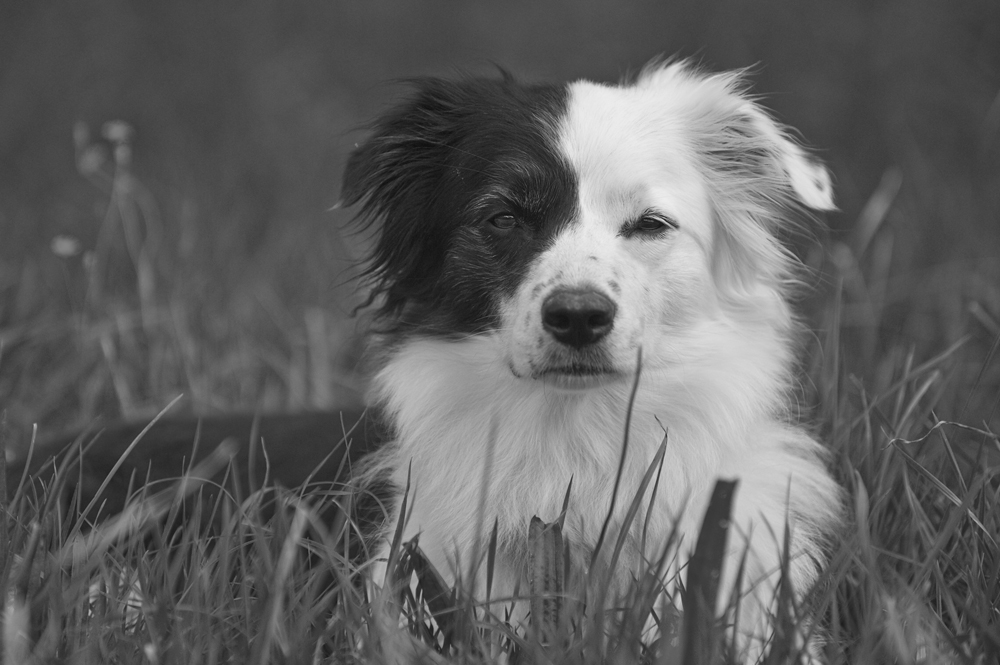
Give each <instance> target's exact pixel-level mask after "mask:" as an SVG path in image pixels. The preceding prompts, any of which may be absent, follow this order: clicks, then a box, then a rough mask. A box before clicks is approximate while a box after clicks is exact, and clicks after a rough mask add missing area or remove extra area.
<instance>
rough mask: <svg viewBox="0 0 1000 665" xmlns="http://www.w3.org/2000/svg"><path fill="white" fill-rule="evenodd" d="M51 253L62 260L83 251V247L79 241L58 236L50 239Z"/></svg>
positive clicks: (69, 237)
mask: <svg viewBox="0 0 1000 665" xmlns="http://www.w3.org/2000/svg"><path fill="white" fill-rule="evenodd" d="M50 247H51V248H52V253H53V254H55V255H56V256H58V257H60V258H64V259H68V258H71V257H73V256H76V255H78V254H79V253H80V252H82V251H83V245H82V244H81V243H80V241H79V239H77V238H74V237H73V236H67V235H58V236H56V237H55V238H53V239H52V244H51V245H50Z"/></svg>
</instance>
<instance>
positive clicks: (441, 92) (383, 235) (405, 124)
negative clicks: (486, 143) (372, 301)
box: [338, 78, 465, 311]
mask: <svg viewBox="0 0 1000 665" xmlns="http://www.w3.org/2000/svg"><path fill="white" fill-rule="evenodd" d="M411 84H412V85H413V86H414V87H415V88H416V93H415V94H414V95H413V96H412V97H411V98H410V99H409V100H407V101H405V102H403V103H402V104H400V105H398V106H396V107H395V108H393V109H391V110H389V111H388V112H387V113H385V114H384V115H382V116H381V117H379V118H377V119H376V120H375V121H374V122H373V123H372V124H371V125H370V129H371V131H372V133H371V136H370V137H369V138H368V139H367V140H365V141H364V142H363V143H361V144H359V145H358V146H356V147H355V149H354V151H353V152H352V153H351V155H350V158H349V159H348V161H347V167H346V170H345V171H344V179H343V187H342V189H341V198H340V201H339V202H338V206H353V205H360V206H361V208H360V211H359V214H358V219H359V220H360V223H361V224H362V225H363V226H364V225H371V224H377V225H379V231H378V236H377V240H376V243H375V246H374V248H373V250H372V252H371V255H370V256H369V259H368V265H367V267H366V270H365V274H366V275H367V277H369V278H371V280H372V286H373V287H374V289H375V292H376V295H377V294H378V293H384V294H385V295H386V296H387V298H388V301H387V302H386V303H385V305H384V309H385V310H387V311H393V310H398V309H399V307H401V306H402V305H403V304H404V303H405V300H406V299H407V298H408V297H410V296H412V295H413V292H414V291H418V290H419V288H420V284H419V283H420V282H421V281H422V279H421V278H422V277H424V276H423V275H422V274H418V273H419V272H420V270H421V269H422V268H421V265H423V266H426V265H437V263H435V262H434V261H428V260H424V261H422V262H420V261H419V259H420V257H421V254H422V252H424V251H436V249H435V247H436V245H437V244H439V243H436V242H435V241H434V239H432V238H430V237H429V234H431V233H432V228H431V227H432V225H431V224H429V223H427V222H428V220H427V215H428V214H429V211H430V209H431V208H432V207H433V205H434V201H435V197H436V193H437V191H438V189H439V187H440V185H441V180H442V177H443V175H444V172H445V170H446V168H447V167H446V165H447V164H448V162H449V154H450V152H451V151H452V150H454V146H455V142H456V138H457V134H458V131H459V130H458V127H459V120H460V118H461V116H462V114H463V106H465V105H464V104H463V101H462V92H463V88H462V87H461V85H460V84H457V83H454V82H451V81H446V80H443V79H435V78H426V79H418V80H414V81H412V82H411Z"/></svg>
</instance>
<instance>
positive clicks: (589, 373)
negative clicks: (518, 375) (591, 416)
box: [532, 363, 625, 391]
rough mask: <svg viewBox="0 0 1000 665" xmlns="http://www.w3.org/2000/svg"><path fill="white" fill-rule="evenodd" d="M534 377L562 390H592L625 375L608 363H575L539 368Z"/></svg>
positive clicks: (616, 380) (618, 379)
mask: <svg viewBox="0 0 1000 665" xmlns="http://www.w3.org/2000/svg"><path fill="white" fill-rule="evenodd" d="M532 378H533V379H535V380H536V381H541V382H543V383H545V384H546V385H550V386H553V387H555V388H559V389H561V390H570V391H579V390H591V389H593V388H599V387H601V386H605V385H608V384H610V383H616V382H618V381H621V380H623V379H624V378H625V375H624V374H622V373H621V372H619V371H617V370H615V369H614V368H612V367H610V366H607V365H590V364H583V363H573V364H570V365H554V366H549V367H544V368H539V369H538V370H536V371H535V372H533V373H532Z"/></svg>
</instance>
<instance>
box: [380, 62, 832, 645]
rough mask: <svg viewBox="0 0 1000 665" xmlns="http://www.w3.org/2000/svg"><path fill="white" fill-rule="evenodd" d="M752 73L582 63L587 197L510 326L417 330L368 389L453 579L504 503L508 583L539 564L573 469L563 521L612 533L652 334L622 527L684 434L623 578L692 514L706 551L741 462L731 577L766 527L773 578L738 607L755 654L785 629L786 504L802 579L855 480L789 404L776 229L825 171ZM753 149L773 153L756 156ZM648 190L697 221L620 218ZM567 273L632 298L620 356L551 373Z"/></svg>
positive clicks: (801, 583) (399, 475)
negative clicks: (651, 224)
mask: <svg viewBox="0 0 1000 665" xmlns="http://www.w3.org/2000/svg"><path fill="white" fill-rule="evenodd" d="M738 83H739V79H738V77H736V76H735V75H731V74H723V75H714V76H705V75H702V74H699V73H696V72H694V71H692V70H691V69H690V68H688V67H686V66H684V65H681V64H672V65H666V66H656V67H653V68H651V69H649V70H647V71H646V72H644V73H643V75H641V76H640V78H639V79H638V81H637V82H635V83H634V84H631V85H625V86H605V85H597V84H592V83H587V82H579V83H575V84H573V85H572V86H571V89H570V99H569V106H568V114H567V116H566V117H565V119H564V121H563V123H562V124H561V126H560V127H559V128H558V132H559V141H560V148H561V150H562V152H563V153H564V154H565V156H566V159H567V160H568V161H569V163H570V164H571V165H572V167H573V169H574V171H575V173H576V174H577V176H578V178H579V201H578V208H579V215H578V218H577V219H575V220H574V222H573V223H572V224H570V225H569V226H568V227H567V228H566V229H565V230H564V231H562V232H561V234H560V235H559V236H558V237H557V238H556V240H555V242H554V243H553V245H552V246H551V247H550V248H548V249H547V250H546V251H545V252H544V253H543V254H542V255H541V256H539V257H538V260H537V261H536V262H535V263H534V264H533V265H532V266H531V269H530V271H529V273H528V274H527V275H526V276H525V278H524V279H523V281H522V283H521V286H520V288H519V289H518V290H517V292H516V293H515V294H514V295H513V296H512V297H510V298H508V299H507V300H505V301H504V303H503V308H502V310H503V325H502V326H501V328H500V329H499V330H497V331H495V332H492V333H489V334H482V335H475V336H471V337H468V338H466V339H463V340H461V341H446V340H440V339H428V338H422V339H412V340H409V341H405V342H404V343H403V344H402V345H401V346H400V347H398V348H397V349H396V350H394V351H393V352H392V353H391V355H390V357H389V360H388V362H387V363H386V364H385V365H384V366H383V368H382V369H381V371H380V372H379V373H378V374H377V376H376V377H375V380H374V384H373V395H372V397H373V399H374V400H375V401H376V402H378V403H379V404H381V405H382V406H383V407H384V408H385V409H386V413H387V414H388V416H389V417H390V419H391V420H392V422H393V423H394V425H395V427H396V430H397V432H398V441H396V442H395V444H394V445H393V446H392V447H390V448H389V449H387V451H388V452H386V453H384V454H383V457H382V464H383V468H388V469H389V470H390V471H391V473H392V474H393V476H394V478H395V481H396V482H397V483H399V485H400V486H401V487H402V486H403V485H404V484H405V483H406V480H407V473H408V472H409V474H410V483H411V495H410V497H409V501H410V505H411V507H412V512H411V514H410V515H409V516H408V519H407V521H406V527H405V533H404V537H406V538H409V537H413V536H416V535H418V534H419V537H420V541H419V542H420V545H421V547H422V548H423V550H424V551H425V553H426V554H427V556H428V558H429V559H430V561H431V562H432V563H433V564H435V566H436V567H437V568H438V570H439V571H441V572H442V574H444V575H445V576H446V577H449V576H450V577H451V579H454V578H455V576H456V575H457V574H459V573H460V572H461V570H462V569H467V567H468V566H469V560H470V558H471V557H472V556H473V553H475V552H480V553H482V552H484V551H485V538H486V535H487V534H488V533H489V530H490V528H491V527H492V525H493V522H494V519H496V520H497V523H498V527H499V544H500V547H499V557H498V578H497V581H496V582H495V590H494V593H493V596H494V597H498V596H503V595H504V594H509V593H511V592H513V590H514V588H515V587H516V586H517V585H518V583H519V581H520V579H521V575H522V574H523V570H524V563H525V562H524V552H525V546H524V542H525V540H526V534H527V528H528V523H529V521H530V519H531V517H532V516H534V515H537V516H539V517H540V518H541V519H543V520H545V521H551V520H554V519H556V517H557V516H558V514H559V512H560V509H561V507H562V502H563V496H564V493H565V491H566V487H567V485H568V484H569V482H570V480H571V479H572V483H573V485H572V495H571V499H570V504H569V512H568V515H567V517H566V521H565V525H566V526H565V533H566V537H567V538H568V539H569V541H570V542H571V543H573V544H574V545H575V546H577V547H578V548H580V552H582V553H585V552H586V550H587V548H588V547H589V548H592V547H593V546H594V544H595V543H596V541H597V538H598V533H599V531H600V528H601V524H602V521H603V519H604V516H605V514H606V512H607V510H608V508H609V506H610V505H611V493H612V486H613V483H614V477H615V471H616V468H617V465H618V460H619V455H620V453H621V444H622V439H623V435H624V428H625V417H626V410H627V403H628V396H629V392H630V389H631V385H632V380H633V378H634V372H635V365H636V359H637V355H638V351H639V348H640V347H641V349H642V371H641V379H640V382H639V388H638V393H637V397H636V401H635V405H634V412H633V420H632V425H631V432H630V448H629V451H628V455H627V457H626V459H625V466H624V473H623V477H622V486H621V490H620V497H622V498H619V500H618V502H617V506H616V509H615V514H614V517H613V520H612V528H613V531H612V533H614V532H615V531H616V529H614V527H615V526H616V525H620V523H621V520H622V518H623V515H624V512H625V510H626V508H627V506H628V503H629V501H630V500H631V498H632V496H634V494H635V492H636V491H637V488H638V486H639V482H640V480H641V478H642V476H643V474H644V473H645V472H646V469H647V468H648V466H649V464H650V462H651V460H652V459H653V457H654V454H655V453H656V451H657V449H658V447H659V446H660V443H661V441H662V439H663V436H664V428H665V429H666V431H667V433H668V436H669V439H668V444H667V448H666V458H665V460H664V462H663V465H662V474H663V475H662V477H661V479H660V481H659V489H658V493H657V495H656V497H655V499H654V500H653V504H652V510H651V514H650V515H649V522H648V524H649V533H648V536H647V541H646V550H645V551H640V540H639V538H638V531H637V530H636V529H634V530H633V533H632V534H631V535H630V536H629V539H628V541H627V545H628V547H627V551H626V553H625V555H626V556H625V559H624V561H623V563H622V564H621V565H620V570H621V572H620V580H619V581H620V582H624V581H625V580H627V575H628V571H629V570H632V569H634V568H635V567H636V566H638V564H639V558H640V557H655V556H656V555H657V554H658V553H659V550H660V549H661V548H662V547H663V545H664V541H665V540H666V538H667V536H668V534H669V533H670V531H671V529H672V527H673V525H674V524H675V523H677V524H678V525H679V529H680V534H681V536H682V542H681V545H680V551H681V553H682V555H686V554H687V553H689V552H690V550H691V548H693V546H694V543H695V540H696V538H697V533H698V529H699V527H700V523H701V517H702V515H703V512H704V509H705V506H706V504H707V500H708V498H709V496H710V494H711V491H712V488H713V486H714V483H715V481H716V479H717V478H737V479H739V481H740V482H739V486H738V490H737V495H736V500H735V504H734V512H733V520H732V524H733V529H732V531H731V534H730V544H731V549H732V551H733V553H734V554H733V556H732V557H730V561H729V563H728V564H727V568H726V571H725V573H724V580H723V583H724V585H725V586H726V587H728V588H729V589H731V587H732V584H733V577H734V571H735V568H734V566H735V563H736V561H737V560H738V554H737V553H739V552H742V550H743V548H744V547H745V546H748V547H749V558H748V563H747V566H748V567H747V570H746V574H745V577H746V579H745V583H744V589H743V591H746V590H748V589H750V588H751V587H752V586H753V585H754V584H757V586H756V588H755V590H754V591H753V592H752V596H751V600H749V601H744V616H743V617H742V618H741V625H742V626H743V627H744V628H745V631H746V634H747V637H746V639H745V640H744V641H743V644H745V645H746V646H747V648H748V650H747V654H750V655H748V656H747V657H748V658H749V657H751V655H752V654H754V653H759V650H760V649H759V641H760V640H762V639H765V638H766V637H767V634H768V618H767V611H768V608H769V607H771V600H772V594H773V591H774V582H775V580H776V574H777V571H778V568H779V563H780V551H781V545H782V542H783V538H784V525H785V524H786V522H787V523H790V524H791V528H792V534H791V536H792V543H793V552H792V566H791V572H792V577H793V582H794V585H795V588H796V589H797V590H798V591H800V592H802V591H805V590H807V589H808V588H809V587H810V585H811V584H812V582H813V581H814V580H815V576H816V573H817V562H818V561H821V560H822V558H823V555H822V551H821V546H822V538H823V536H824V534H828V532H829V531H830V529H831V528H832V526H833V525H834V524H835V522H836V519H837V514H838V501H839V494H838V489H837V487H836V485H835V484H834V482H833V481H832V480H831V478H830V476H829V475H828V473H827V472H826V470H825V468H824V466H823V464H822V462H821V450H820V446H819V445H818V444H817V443H816V442H815V441H814V440H813V439H812V438H811V437H810V436H809V435H808V434H807V433H806V432H805V431H804V430H803V429H801V428H800V427H797V426H795V425H794V424H790V420H791V417H792V415H793V414H791V413H790V409H789V400H790V388H791V384H792V381H793V379H792V371H793V362H794V357H793V356H794V353H793V344H792V339H793V336H794V332H795V326H794V322H793V317H792V314H791V312H790V309H789V306H788V304H787V301H786V294H785V289H786V283H787V281H788V279H789V277H790V274H791V269H792V267H793V264H792V260H791V259H790V257H789V255H788V254H787V252H786V251H785V250H784V249H783V248H782V247H781V245H780V244H779V243H778V242H777V240H776V239H775V237H774V234H773V230H774V228H775V227H777V226H778V225H780V224H782V223H784V222H783V220H782V218H781V215H782V213H783V211H784V210H783V209H784V208H785V207H787V206H791V205H795V204H797V203H799V204H804V205H807V206H810V207H813V208H819V209H826V208H830V207H832V200H831V198H830V187H829V178H828V176H827V175H826V171H825V170H824V169H823V167H822V166H819V165H817V164H815V163H813V162H811V161H810V160H809V159H808V158H807V157H806V155H805V153H804V152H803V151H802V150H801V149H800V148H799V147H798V146H796V145H795V144H794V143H793V142H792V141H790V140H789V139H788V138H787V137H786V136H785V134H784V133H783V132H782V130H781V129H780V128H779V127H778V126H777V125H776V124H775V123H774V122H773V121H771V120H770V119H769V118H768V116H767V115H766V114H765V113H764V112H763V111H762V110H761V109H760V108H759V107H757V106H756V104H754V103H753V102H752V101H750V100H748V99H747V98H746V96H745V95H744V94H742V93H741V91H740V89H739V86H738ZM740 151H744V154H741V153H740ZM748 151H757V152H756V153H754V154H756V155H758V157H759V156H760V155H763V157H762V158H761V159H763V160H764V161H763V162H760V163H757V162H754V163H752V164H748V163H743V162H741V161H740V160H741V159H743V157H744V156H745V154H750V153H749V152H748ZM755 159H756V158H755ZM645 210H656V211H658V212H660V213H663V214H665V215H667V216H669V217H670V218H672V219H673V220H676V222H677V223H678V225H679V227H678V228H677V229H676V230H673V231H671V232H669V233H667V234H664V235H663V236H662V237H657V238H648V239H644V238H634V237H632V238H630V237H624V236H623V235H622V234H621V233H620V230H621V228H622V225H623V224H625V223H626V222H628V220H630V219H633V218H635V217H636V216H638V215H641V214H642V213H643V211H645ZM560 287H569V288H580V287H593V288H596V289H598V290H600V291H601V292H603V293H605V294H607V295H609V296H610V297H611V298H612V299H613V300H614V301H615V304H616V305H617V308H618V309H617V316H616V318H615V322H614V328H613V330H612V331H611V333H610V334H609V336H608V338H607V339H606V340H603V342H602V344H603V348H604V350H605V351H606V352H607V357H608V358H609V359H610V362H611V363H612V366H613V369H614V373H613V374H610V375H607V376H604V377H602V378H600V379H593V380H581V381H577V382H576V383H574V382H573V381H570V382H568V383H566V382H562V383H561V382H559V381H556V380H552V379H548V378H545V377H540V372H539V368H544V367H546V366H551V365H552V364H553V363H554V362H556V361H558V360H559V359H560V358H561V357H562V356H563V355H565V353H567V351H566V350H565V349H563V348H561V347H560V345H558V344H557V343H556V342H555V341H554V340H552V339H551V338H550V337H549V336H548V335H547V334H546V332H545V331H544V329H543V327H542V324H541V315H540V311H541V306H540V303H541V302H542V301H543V300H544V298H545V296H546V295H547V294H549V293H551V292H552V291H553V289H556V288H560ZM483 497H485V503H482V501H481V499H482V498H483ZM480 505H485V514H479V512H478V509H479V506H480ZM397 510H398V505H397ZM644 519H645V516H643V515H640V517H639V518H638V519H637V520H636V523H637V524H638V525H641V524H642V523H643V521H644ZM580 560H581V561H583V560H586V556H585V555H583V554H581V556H580ZM456 564H458V565H460V566H462V569H459V568H457V567H456ZM377 579H378V578H377ZM758 583H759V584H758ZM480 588H481V587H480ZM723 596H724V598H723V599H722V600H723V601H724V600H726V599H728V592H727V591H725V590H724V593H723ZM754 641H757V644H756V645H754V644H753V642H754Z"/></svg>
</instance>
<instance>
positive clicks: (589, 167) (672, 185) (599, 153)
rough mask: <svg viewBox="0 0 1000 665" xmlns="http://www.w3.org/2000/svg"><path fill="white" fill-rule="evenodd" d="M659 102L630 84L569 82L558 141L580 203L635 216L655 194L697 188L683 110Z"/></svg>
mask: <svg viewBox="0 0 1000 665" xmlns="http://www.w3.org/2000/svg"><path fill="white" fill-rule="evenodd" d="M658 101H659V100H655V99H652V98H651V97H650V96H649V95H648V94H644V92H643V91H642V90H637V89H635V88H633V87H622V86H608V85H600V84H595V83H590V82H587V81H578V82H575V83H572V84H570V85H569V86H568V91H567V102H566V110H565V114H564V116H563V117H562V119H561V123H560V126H559V130H558V134H559V137H558V141H559V147H560V151H561V152H562V153H563V156H564V158H565V159H566V161H567V162H568V164H569V165H570V166H571V168H572V170H573V172H574V175H575V177H576V179H577V182H578V185H579V192H580V199H581V203H582V204H583V205H584V206H590V207H594V208H599V209H601V210H602V211H604V212H611V213H614V212H615V211H617V210H621V211H622V212H624V213H628V212H631V213H632V214H634V213H636V212H638V211H640V210H642V209H643V208H645V207H648V206H649V205H650V202H651V201H652V200H654V199H656V197H657V194H662V193H664V192H667V193H668V194H669V196H670V197H673V198H676V197H677V196H681V197H683V196H686V194H684V192H688V193H690V192H691V191H692V190H695V189H700V182H701V180H700V177H699V173H698V169H697V166H696V162H695V160H694V157H693V153H692V150H691V147H690V146H691V141H690V140H689V137H688V136H687V135H686V133H685V127H684V121H683V114H682V113H680V112H679V111H678V110H676V109H671V108H670V106H669V105H668V106H664V105H663V104H662V103H658ZM637 209H638V210H637Z"/></svg>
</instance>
